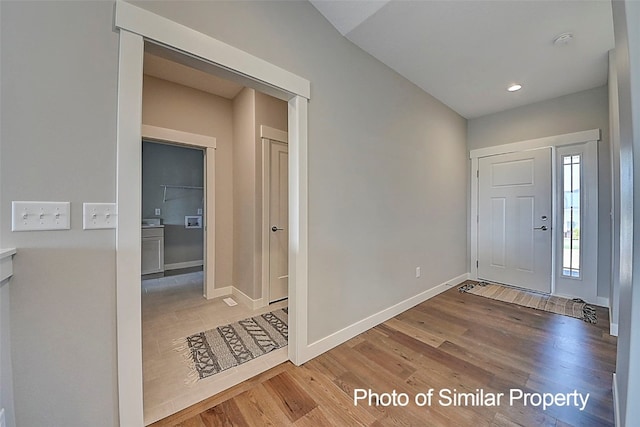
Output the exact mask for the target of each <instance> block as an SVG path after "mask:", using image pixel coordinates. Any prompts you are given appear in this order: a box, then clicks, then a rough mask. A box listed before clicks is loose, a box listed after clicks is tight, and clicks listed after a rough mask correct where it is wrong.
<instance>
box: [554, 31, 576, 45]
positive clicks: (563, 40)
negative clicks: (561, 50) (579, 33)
mask: <svg viewBox="0 0 640 427" xmlns="http://www.w3.org/2000/svg"><path fill="white" fill-rule="evenodd" d="M572 41H573V34H571V33H562V34H560V35H558V36H557V37H556V38H555V39H553V44H554V45H556V46H566V45H568V44H569V43H571V42H572Z"/></svg>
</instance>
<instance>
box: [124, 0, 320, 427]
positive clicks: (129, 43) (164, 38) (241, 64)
mask: <svg viewBox="0 0 640 427" xmlns="http://www.w3.org/2000/svg"><path fill="white" fill-rule="evenodd" d="M115 15H116V16H115V26H116V28H117V29H118V30H119V33H120V34H119V47H120V49H119V65H118V76H119V78H118V112H117V120H118V126H117V146H118V150H117V164H118V173H117V196H116V199H117V203H118V213H119V215H118V227H117V231H116V265H117V270H116V285H117V286H116V306H117V344H118V345H117V349H118V354H117V356H118V407H119V418H120V423H121V424H123V425H142V424H144V410H143V390H142V388H143V386H142V383H143V381H142V345H141V336H142V325H141V320H140V319H141V294H140V292H139V287H138V286H136V283H139V280H140V264H141V263H140V261H141V260H140V231H139V230H140V222H139V219H140V204H141V195H140V189H139V185H132V183H133V184H137V183H139V182H140V175H141V170H140V169H141V167H140V165H141V159H140V157H141V150H140V144H141V137H142V135H141V123H142V111H141V110H142V109H141V105H142V86H143V83H142V80H143V79H142V76H143V57H144V43H145V41H147V42H151V43H153V44H158V45H163V46H166V47H168V48H170V49H172V50H175V52H176V53H178V52H179V53H180V55H183V56H187V58H188V59H189V60H190V61H192V62H193V63H194V64H195V66H194V68H196V69H204V71H207V72H208V71H210V73H211V74H216V72H219V71H220V70H223V71H224V72H226V74H227V75H228V76H229V77H228V78H229V79H230V80H233V79H236V80H237V81H240V82H242V84H244V85H246V86H249V87H252V88H254V89H259V90H261V91H264V93H267V94H269V95H272V96H274V97H276V98H278V99H282V100H284V101H286V102H287V103H288V131H289V171H290V174H289V206H290V209H289V248H290V249H291V250H290V251H289V300H288V301H289V308H290V309H289V345H288V347H287V350H288V358H289V360H291V361H292V362H294V363H296V364H301V363H303V362H305V361H306V360H308V359H310V358H311V357H312V355H313V354H312V352H311V351H310V350H309V346H308V342H307V319H306V316H305V313H306V311H307V305H308V301H307V293H308V166H307V156H308V151H307V142H308V136H307V132H308V125H307V123H308V116H307V112H308V100H309V99H310V92H311V90H310V89H311V88H310V82H309V81H308V80H306V79H303V78H301V77H299V76H297V75H295V74H293V73H290V72H288V71H286V70H284V69H282V68H280V67H278V66H275V65H273V64H271V63H269V62H267V61H264V60H262V59H260V58H258V57H255V56H253V55H251V54H248V53H246V52H243V51H241V50H239V49H237V48H234V47H233V46H229V45H227V44H225V43H223V42H220V41H219V40H216V39H215V38H212V37H210V36H207V35H205V34H202V33H200V32H197V31H195V30H193V29H190V28H188V27H185V26H183V25H180V24H177V23H175V22H172V21H170V20H167V19H166V18H163V17H161V16H158V15H155V14H153V13H151V12H148V11H145V10H143V9H141V8H139V7H137V6H134V5H131V4H129V3H127V2H118V3H117V4H116V10H115Z"/></svg>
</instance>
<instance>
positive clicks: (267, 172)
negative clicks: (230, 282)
mask: <svg viewBox="0 0 640 427" xmlns="http://www.w3.org/2000/svg"><path fill="white" fill-rule="evenodd" d="M260 138H261V140H262V304H261V306H262V307H265V306H267V305H269V300H270V298H269V294H270V287H269V276H270V272H269V254H270V249H269V239H270V238H271V235H270V234H269V229H270V227H271V225H270V224H269V205H270V197H271V186H270V180H271V162H270V161H269V159H270V157H271V141H277V142H282V143H284V144H288V143H289V137H288V135H287V132H285V131H283V130H279V129H275V128H272V127H269V126H265V125H260Z"/></svg>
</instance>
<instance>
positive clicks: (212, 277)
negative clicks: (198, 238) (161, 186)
mask: <svg viewBox="0 0 640 427" xmlns="http://www.w3.org/2000/svg"><path fill="white" fill-rule="evenodd" d="M142 139H143V140H145V141H149V142H160V143H168V144H172V145H175V146H180V147H187V148H195V149H201V150H203V151H204V195H205V197H204V200H205V205H204V218H205V220H204V253H203V255H204V256H203V264H204V266H203V267H204V277H205V280H204V287H203V289H202V295H203V296H204V297H205V298H206V299H211V298H214V297H215V283H216V138H215V137H213V136H208V135H200V134H196V133H191V132H183V131H179V130H176V129H169V128H163V127H160V126H152V125H145V124H143V125H142Z"/></svg>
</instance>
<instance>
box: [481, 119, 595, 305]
mask: <svg viewBox="0 0 640 427" xmlns="http://www.w3.org/2000/svg"><path fill="white" fill-rule="evenodd" d="M590 141H600V129H591V130H586V131H582V132H574V133H567V134H563V135H555V136H549V137H545V138H537V139H530V140H525V141H518V142H513V143H510V144H503V145H495V146H492V147H486V148H479V149H476V150H471V151H470V152H469V157H470V159H471V205H470V214H469V230H470V239H469V241H470V242H469V244H470V248H469V253H470V259H469V264H470V265H469V272H470V273H469V277H470V278H471V279H477V278H478V269H477V264H476V262H477V260H478V159H479V158H480V157H487V156H493V155H497V154H507V153H513V152H518V151H527V150H535V149H537V148H543V147H551V153H552V155H551V162H552V164H553V165H555V164H556V160H555V151H556V150H555V149H556V147H560V146H564V145H571V144H580V143H587V142H590ZM555 182H556V168H555V167H552V183H553V185H552V195H551V196H552V200H553V201H554V203H553V208H552V210H553V212H552V216H551V217H552V218H554V219H555V218H556V217H557V214H556V208H557V207H556V203H555V201H556V200H557V198H556V187H557V186H556V185H555ZM555 235H556V233H554V234H553V240H552V243H551V244H552V260H553V261H552V262H553V263H552V266H551V268H552V271H553V272H555V271H556V266H555V260H556V258H557V257H556V254H555V250H556V246H557V244H556V238H555ZM554 278H555V274H553V273H552V276H551V292H552V293H553V292H554V291H555V280H554Z"/></svg>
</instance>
